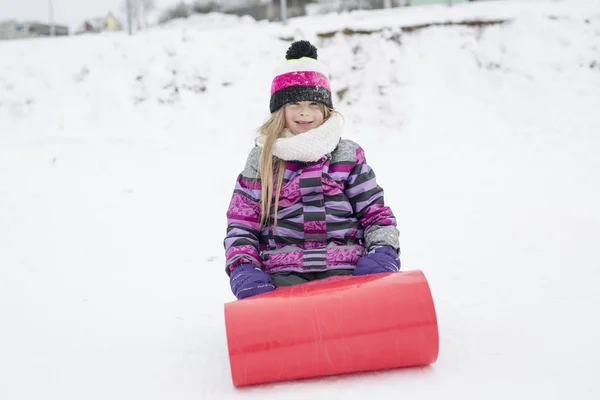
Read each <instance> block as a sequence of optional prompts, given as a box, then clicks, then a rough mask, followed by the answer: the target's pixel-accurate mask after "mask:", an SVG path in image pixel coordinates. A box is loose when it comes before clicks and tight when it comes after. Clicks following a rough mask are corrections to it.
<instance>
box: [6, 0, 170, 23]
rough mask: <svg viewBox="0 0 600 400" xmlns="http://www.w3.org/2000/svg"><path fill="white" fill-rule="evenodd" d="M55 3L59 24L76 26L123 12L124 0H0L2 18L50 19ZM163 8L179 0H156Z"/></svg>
mask: <svg viewBox="0 0 600 400" xmlns="http://www.w3.org/2000/svg"><path fill="white" fill-rule="evenodd" d="M51 1H52V3H53V5H54V20H55V22H56V23H58V24H67V25H70V26H75V25H78V24H79V23H81V22H82V21H83V20H85V19H86V18H93V17H97V16H102V15H106V14H108V12H110V11H112V12H113V14H115V15H119V14H121V4H123V3H124V0H19V1H15V0H0V20H4V19H18V20H24V21H29V20H39V21H48V20H49V12H48V10H49V4H50V2H51ZM155 2H156V6H157V7H159V8H161V7H165V6H168V5H170V4H172V3H176V2H177V0H155Z"/></svg>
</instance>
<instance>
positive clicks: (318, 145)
mask: <svg viewBox="0 0 600 400" xmlns="http://www.w3.org/2000/svg"><path fill="white" fill-rule="evenodd" d="M341 137H342V117H341V116H339V115H337V114H332V115H331V116H330V117H329V119H327V121H325V122H324V123H323V124H321V125H319V126H318V127H316V128H315V129H311V130H310V131H306V132H303V133H300V134H297V135H294V134H293V133H292V132H290V131H289V129H287V128H286V129H284V130H283V132H281V135H280V137H279V138H278V139H277V140H276V141H275V144H274V145H273V155H274V156H276V157H277V158H279V159H281V160H285V161H302V162H313V161H318V160H320V159H321V158H323V156H324V155H326V154H328V153H331V152H332V151H333V150H335V148H336V147H337V145H338V143H339V142H340V139H341ZM264 142H265V138H264V137H263V136H259V137H258V138H257V139H256V144H257V145H259V146H260V147H264Z"/></svg>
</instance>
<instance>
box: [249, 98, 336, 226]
mask: <svg viewBox="0 0 600 400" xmlns="http://www.w3.org/2000/svg"><path fill="white" fill-rule="evenodd" d="M319 107H320V108H321V112H322V113H323V122H325V121H327V119H328V118H329V116H330V115H331V113H333V112H335V111H334V110H332V109H330V108H329V107H327V106H326V105H324V104H321V103H319ZM284 129H285V106H283V107H280V108H279V109H278V110H277V111H275V112H274V113H273V114H271V118H269V119H268V120H267V122H265V123H264V124H263V125H262V126H261V127H260V128H258V133H259V134H260V136H262V137H263V138H264V142H263V150H262V154H261V156H260V165H259V168H258V171H259V174H260V180H261V183H262V191H261V194H260V211H261V212H260V224H261V226H266V225H268V224H269V221H270V219H271V206H272V205H273V200H275V204H274V207H273V210H274V213H273V221H274V224H275V226H277V211H278V208H279V195H280V194H281V187H282V186H283V174H284V172H285V161H284V160H281V159H279V158H277V157H275V156H274V155H273V146H274V145H275V141H276V140H277V139H279V137H280V136H281V133H282V132H283V130H284ZM275 178H277V186H276V188H275V192H274V193H273V180H274V179H275Z"/></svg>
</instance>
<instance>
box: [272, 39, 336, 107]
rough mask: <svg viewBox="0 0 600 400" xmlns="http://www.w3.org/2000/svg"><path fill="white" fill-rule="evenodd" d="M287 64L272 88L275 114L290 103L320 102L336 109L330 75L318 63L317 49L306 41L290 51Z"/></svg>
mask: <svg viewBox="0 0 600 400" xmlns="http://www.w3.org/2000/svg"><path fill="white" fill-rule="evenodd" d="M285 58H286V60H287V61H286V62H285V63H283V64H282V65H280V66H279V67H278V68H277V69H275V72H274V73H275V78H273V83H272V84H271V102H270V105H269V106H270V109H271V113H274V112H275V111H277V110H278V109H279V108H280V107H282V106H283V105H285V104H288V103H295V102H297V101H316V102H319V103H323V104H325V105H326V106H328V107H330V108H333V102H332V101H331V87H330V86H329V79H328V75H329V71H328V69H327V67H326V66H325V64H323V63H322V62H320V61H317V48H316V47H315V46H313V45H312V44H310V42H308V41H306V40H300V41H297V42H294V43H292V44H291V46H290V47H289V49H288V51H287V53H286V55H285Z"/></svg>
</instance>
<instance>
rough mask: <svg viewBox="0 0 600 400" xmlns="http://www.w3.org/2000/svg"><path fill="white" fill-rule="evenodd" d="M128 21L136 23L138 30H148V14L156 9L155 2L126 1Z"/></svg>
mask: <svg viewBox="0 0 600 400" xmlns="http://www.w3.org/2000/svg"><path fill="white" fill-rule="evenodd" d="M123 8H124V9H125V10H126V11H127V15H128V21H132V22H131V24H133V23H135V25H136V28H137V30H141V29H146V28H148V14H149V13H150V12H151V11H153V10H154V9H155V8H156V3H155V0H124V4H123Z"/></svg>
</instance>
